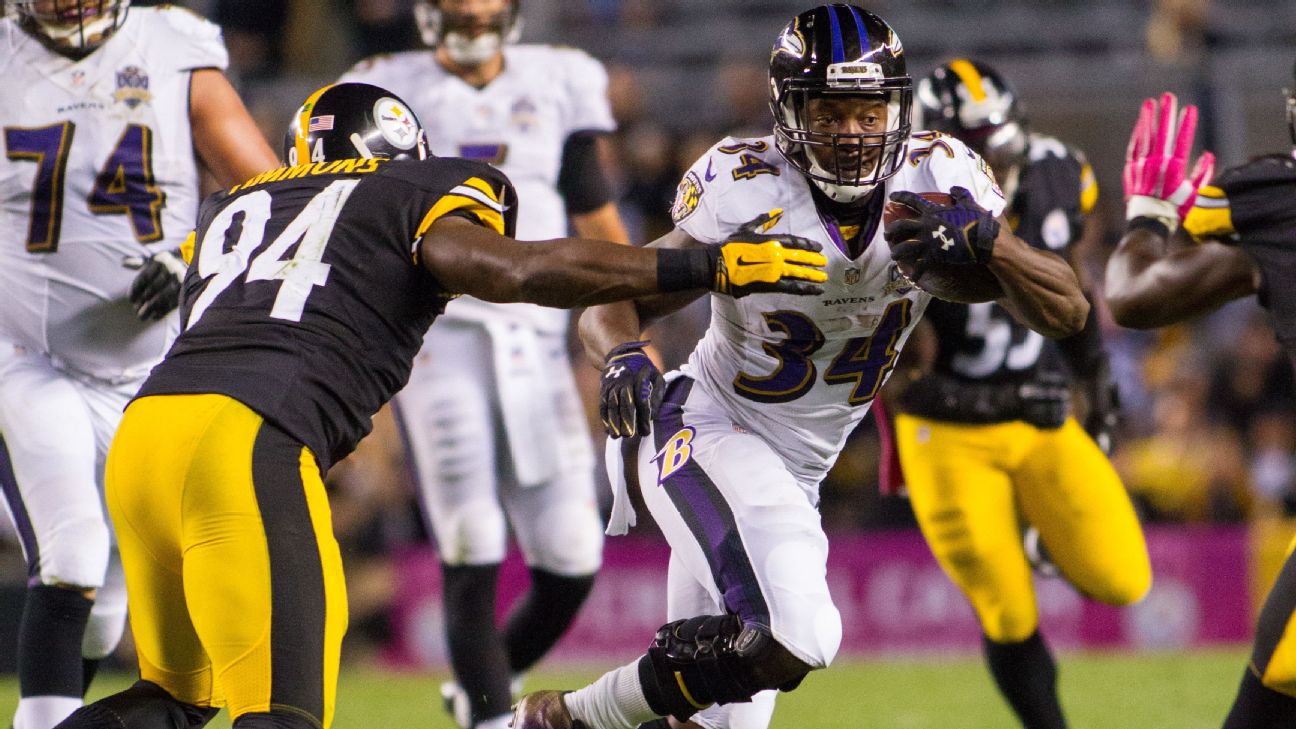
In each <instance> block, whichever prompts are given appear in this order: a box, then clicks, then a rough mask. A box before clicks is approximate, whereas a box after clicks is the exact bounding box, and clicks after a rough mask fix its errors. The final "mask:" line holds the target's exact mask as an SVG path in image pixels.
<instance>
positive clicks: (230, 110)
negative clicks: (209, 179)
mask: <svg viewBox="0 0 1296 729" xmlns="http://www.w3.org/2000/svg"><path fill="white" fill-rule="evenodd" d="M189 121H190V124H192V125H193V141H194V147H195V148H196V149H197V150H198V156H199V158H201V159H202V161H203V164H205V165H206V166H207V169H209V170H211V172H212V174H213V175H215V177H216V181H217V182H219V183H220V185H221V186H222V187H227V188H228V187H233V186H234V185H237V184H238V183H240V182H243V181H244V180H248V179H251V178H253V177H255V176H256V175H259V174H261V173H262V172H266V171H269V170H273V169H274V168H276V167H278V166H279V157H278V156H277V155H276V154H275V153H274V150H272V149H270V145H269V144H267V143H266V140H265V137H264V136H263V135H262V134H261V130H260V129H258V128H257V125H256V122H254V121H253V120H252V117H251V115H249V114H248V111H247V109H246V108H245V107H244V106H243V101H242V100H241V99H239V95H238V93H237V92H236V91H234V87H233V86H230V82H229V81H228V80H227V79H226V78H225V74H223V73H221V72H220V71H219V70H217V69H214V68H200V69H198V70H196V71H194V72H193V73H192V74H191V76H190V78H189Z"/></svg>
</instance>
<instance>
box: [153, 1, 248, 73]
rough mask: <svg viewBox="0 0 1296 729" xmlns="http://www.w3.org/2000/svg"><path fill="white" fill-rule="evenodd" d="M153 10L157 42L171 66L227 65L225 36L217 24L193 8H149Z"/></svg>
mask: <svg viewBox="0 0 1296 729" xmlns="http://www.w3.org/2000/svg"><path fill="white" fill-rule="evenodd" d="M149 10H154V12H156V13H157V15H156V16H151V17H155V18H156V19H157V21H156V22H157V24H158V30H157V34H158V35H159V36H161V38H160V39H159V40H157V41H155V42H157V43H159V44H160V45H161V47H162V48H163V49H164V52H165V53H166V59H167V61H169V62H170V63H173V64H174V68H178V69H180V70H182V71H193V70H197V69H200V68H216V69H220V70H221V71H224V70H225V69H226V68H227V67H229V52H228V51H226V50H225V39H224V37H222V35H221V29H220V26H218V25H216V24H215V23H212V22H211V21H209V20H207V19H205V18H203V17H201V16H199V15H197V14H195V13H194V12H193V11H191V10H188V9H185V8H182V7H177V6H167V7H165V8H157V9H153V8H149Z"/></svg>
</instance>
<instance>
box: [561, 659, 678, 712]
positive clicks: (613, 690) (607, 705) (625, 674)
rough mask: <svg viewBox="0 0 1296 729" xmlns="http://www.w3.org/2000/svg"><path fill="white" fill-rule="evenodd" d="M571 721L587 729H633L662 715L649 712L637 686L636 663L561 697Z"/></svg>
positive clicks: (637, 671) (614, 670) (640, 687)
mask: <svg viewBox="0 0 1296 729" xmlns="http://www.w3.org/2000/svg"><path fill="white" fill-rule="evenodd" d="M563 703H565V704H567V710H568V711H570V712H571V715H572V718H573V719H577V720H579V721H582V722H584V723H585V725H586V726H588V727H590V729H636V728H637V727H638V726H639V725H640V724H645V723H647V722H650V721H652V720H653V719H658V718H661V715H660V714H658V713H656V712H654V711H653V710H652V709H650V708H648V699H646V698H644V692H643V687H642V686H640V685H639V661H637V660H636V661H635V662H634V663H631V664H630V665H628V666H622V667H620V668H615V669H613V670H611V671H608V672H607V673H605V674H603V675H602V676H601V677H600V678H599V679H598V680H597V681H595V682H594V683H592V684H590V685H588V686H586V687H585V688H583V689H581V690H579V691H573V692H571V693H569V694H567V695H565V696H563Z"/></svg>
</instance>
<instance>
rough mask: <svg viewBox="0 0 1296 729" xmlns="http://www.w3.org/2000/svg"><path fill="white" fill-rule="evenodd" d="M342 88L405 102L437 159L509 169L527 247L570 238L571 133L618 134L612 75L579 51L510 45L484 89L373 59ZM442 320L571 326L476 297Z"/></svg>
mask: <svg viewBox="0 0 1296 729" xmlns="http://www.w3.org/2000/svg"><path fill="white" fill-rule="evenodd" d="M340 80H341V81H359V82H363V83H369V84H373V85H375V86H381V87H383V88H385V89H388V90H390V91H392V92H393V93H395V94H396V95H397V96H399V97H401V98H402V99H404V100H405V102H406V103H408V104H409V105H410V108H412V109H413V110H414V113H415V114H416V115H418V118H419V121H421V122H422V123H423V127H424V129H426V130H427V136H428V143H429V145H430V146H431V148H432V153H433V154H436V155H439V156H446V157H467V158H469V159H477V160H481V161H483V162H489V163H491V164H493V165H494V166H496V167H498V168H499V169H501V170H503V172H504V174H506V175H508V177H509V180H511V181H512V182H513V186H514V187H515V188H517V192H518V219H517V237H518V238H519V239H520V240H545V239H548V238H558V237H562V236H565V235H567V209H566V206H565V205H564V203H563V199H562V196H561V195H559V193H558V172H559V169H560V167H561V166H562V153H563V145H564V144H565V143H566V142H567V137H568V136H570V135H571V134H572V133H573V132H578V131H598V132H610V131H612V130H613V129H614V128H615V122H613V120H612V110H611V107H610V106H609V104H608V99H607V72H606V71H605V70H604V69H603V65H602V64H601V63H599V62H598V61H596V60H595V59H593V58H591V57H590V56H589V55H588V54H586V53H584V52H583V51H579V50H576V49H573V48H557V47H554V46H546V45H531V44H522V45H508V46H505V48H504V70H503V72H502V73H501V74H500V75H499V76H498V77H497V78H495V80H493V81H491V82H490V83H489V84H487V85H486V86H485V87H484V88H481V89H478V88H476V87H473V86H470V85H469V84H468V83H466V82H465V81H464V80H463V79H461V78H459V77H458V76H455V75H454V74H452V73H450V72H448V71H446V70H445V69H444V68H442V66H441V65H440V64H439V63H437V61H436V58H435V56H434V54H433V52H432V51H430V50H419V51H407V52H405V53H396V54H391V55H383V56H375V57H374V58H370V59H368V60H365V61H362V62H360V63H359V64H358V65H357V66H356V67H355V68H353V69H351V70H350V71H348V72H347V73H346V74H345V75H343V76H342V78H341V79H340ZM444 316H447V317H450V318H452V319H453V318H470V319H480V318H482V317H492V316H495V317H498V316H508V317H517V318H522V319H523V320H526V321H530V322H532V323H533V324H534V325H535V326H536V327H537V328H539V329H541V330H542V331H561V330H563V329H564V328H565V327H566V324H567V318H568V314H567V312H565V311H560V310H556V309H547V308H543V307H538V306H533V305H530V304H486V303H484V302H481V301H478V300H476V299H472V298H470V297H461V298H459V299H456V300H455V301H454V302H452V303H451V304H450V305H449V307H447V309H446V313H445V315H444Z"/></svg>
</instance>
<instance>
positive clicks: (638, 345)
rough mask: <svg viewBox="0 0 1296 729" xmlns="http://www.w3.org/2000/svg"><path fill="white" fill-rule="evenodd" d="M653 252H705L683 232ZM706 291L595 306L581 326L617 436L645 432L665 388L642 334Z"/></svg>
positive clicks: (656, 244) (606, 420)
mask: <svg viewBox="0 0 1296 729" xmlns="http://www.w3.org/2000/svg"><path fill="white" fill-rule="evenodd" d="M648 245H649V247H652V248H667V249H686V248H694V249H696V248H701V247H702V246H703V244H702V243H699V242H698V241H696V240H694V239H693V238H692V236H690V235H688V234H687V233H685V232H684V231H682V230H679V229H678V228H677V229H675V230H673V231H671V232H670V233H667V234H666V235H664V236H662V237H661V238H658V239H657V240H655V241H653V242H652V243H650V244H648ZM703 293H704V292H703V291H700V290H692V291H681V292H677V293H673V294H657V295H655V296H647V297H642V298H638V299H635V300H634V301H615V302H612V303H610V304H602V305H600V306H592V307H590V308H588V309H586V310H585V313H584V314H582V315H581V318H580V321H579V323H578V330H579V332H580V338H581V344H582V345H584V347H585V354H586V356H588V357H589V359H590V361H591V362H594V363H596V366H598V367H599V368H600V370H601V372H600V377H599V416H600V417H601V418H602V420H603V428H604V430H605V431H606V432H607V434H608V436H610V437H612V438H623V437H625V438H632V437H634V436H636V435H641V434H642V433H644V432H646V431H647V429H648V428H649V427H650V425H651V422H652V416H653V413H655V412H656V410H657V406H658V405H659V404H660V403H661V398H662V394H663V393H664V390H665V384H664V381H663V380H662V376H661V373H660V372H659V371H658V370H657V367H656V365H654V364H653V362H652V360H651V359H650V358H649V357H648V355H647V353H646V352H645V351H644V346H645V345H646V344H647V342H646V341H644V340H643V339H642V333H643V330H644V329H646V328H648V326H649V325H650V324H651V323H652V322H653V321H655V320H656V319H658V318H660V317H663V316H665V315H667V314H670V313H671V312H674V311H678V310H679V309H681V308H683V307H685V306H687V305H688V304H689V303H690V302H692V301H694V300H695V299H697V298H698V297H699V296H701V295H702V294H703Z"/></svg>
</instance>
